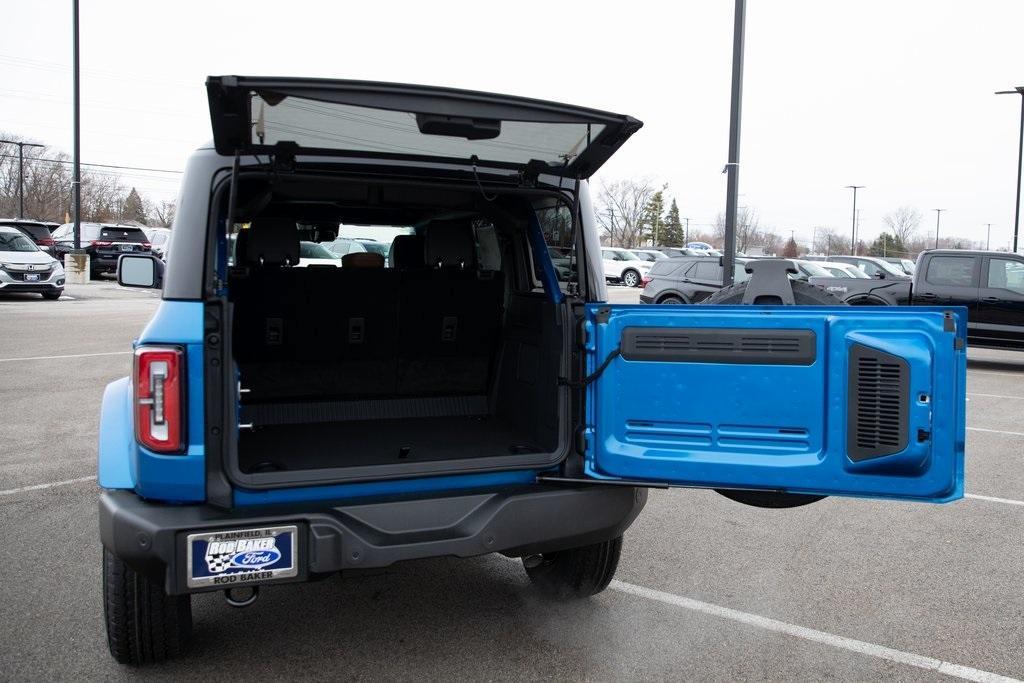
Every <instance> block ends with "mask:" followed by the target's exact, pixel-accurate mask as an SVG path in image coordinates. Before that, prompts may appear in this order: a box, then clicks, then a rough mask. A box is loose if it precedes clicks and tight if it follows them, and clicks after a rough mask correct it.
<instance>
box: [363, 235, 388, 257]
mask: <svg viewBox="0 0 1024 683" xmlns="http://www.w3.org/2000/svg"><path fill="white" fill-rule="evenodd" d="M356 241H357V242H359V243H360V244H362V245H363V248H364V249H366V251H369V252H373V253H374V254H380V255H381V256H383V257H384V260H385V261H387V258H388V252H389V251H391V243H390V242H380V241H378V240H374V239H369V238H367V237H357V238H356Z"/></svg>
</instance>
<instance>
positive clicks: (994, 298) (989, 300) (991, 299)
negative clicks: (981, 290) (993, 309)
mask: <svg viewBox="0 0 1024 683" xmlns="http://www.w3.org/2000/svg"><path fill="white" fill-rule="evenodd" d="M981 300H982V301H984V302H985V303H987V304H997V303H999V302H1000V301H1002V299H1000V298H999V297H998V296H983V297H981Z"/></svg>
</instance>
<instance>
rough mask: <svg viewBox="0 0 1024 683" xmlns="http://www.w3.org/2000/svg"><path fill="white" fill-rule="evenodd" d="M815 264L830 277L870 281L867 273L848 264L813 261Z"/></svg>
mask: <svg viewBox="0 0 1024 683" xmlns="http://www.w3.org/2000/svg"><path fill="white" fill-rule="evenodd" d="M815 263H817V265H819V266H821V267H822V268H824V269H825V270H827V271H828V273H829V275H831V276H832V277H852V278H856V279H860V280H869V279H871V278H870V277H869V276H868V274H867V273H865V272H864V271H863V270H861V269H860V268H858V267H857V266H855V265H852V264H850V263H840V262H838V261H815Z"/></svg>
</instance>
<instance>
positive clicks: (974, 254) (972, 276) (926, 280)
mask: <svg viewBox="0 0 1024 683" xmlns="http://www.w3.org/2000/svg"><path fill="white" fill-rule="evenodd" d="M890 265H891V264H890ZM893 267H895V266H893ZM811 283H812V284H815V285H818V286H819V287H822V288H824V289H826V290H827V291H829V292H831V293H832V294H835V295H836V296H838V297H840V298H842V299H843V300H844V301H846V302H847V303H850V304H855V305H862V306H886V305H887V306H901V305H913V306H963V307H965V308H966V309H967V311H968V314H967V340H968V342H969V343H970V344H971V345H972V346H984V347H991V348H1008V349H1018V350H1024V256H1020V255H1017V254H1008V253H1006V252H999V251H968V250H962V249H935V250H929V251H923V252H921V254H920V255H919V256H918V258H917V263H916V268H915V273H914V278H913V280H907V279H902V278H901V279H881V280H879V279H873V278H872V279H867V280H864V279H854V278H829V279H825V278H811Z"/></svg>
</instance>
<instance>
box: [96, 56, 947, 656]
mask: <svg viewBox="0 0 1024 683" xmlns="http://www.w3.org/2000/svg"><path fill="white" fill-rule="evenodd" d="M207 89H208V95H209V103H210V114H211V120H212V126H213V141H212V143H211V144H210V145H209V146H207V147H204V148H201V149H199V150H197V151H196V152H195V153H194V154H193V155H192V157H191V159H190V160H189V162H188V165H187V168H186V171H185V175H184V178H183V181H182V186H181V193H180V198H179V203H178V214H177V217H176V219H175V222H174V228H173V233H172V235H173V236H172V243H173V244H172V249H171V253H172V256H171V257H170V258H169V260H168V262H167V264H166V270H164V268H163V264H162V263H161V262H160V261H158V260H157V259H155V258H153V257H152V256H150V255H146V254H125V255H123V256H121V258H120V262H119V266H118V279H119V282H121V283H122V284H123V285H127V286H136V287H161V288H162V290H163V291H162V301H161V303H160V305H159V308H158V309H157V311H156V313H155V314H154V316H153V318H152V320H151V321H150V322H149V324H148V325H147V326H146V328H145V329H144V330H143V331H142V333H141V334H140V335H139V337H138V339H137V340H136V342H135V344H134V366H133V372H132V376H131V377H125V378H123V379H120V380H118V381H116V382H113V383H111V384H110V385H109V386H108V387H107V388H106V392H105V394H104V396H103V404H102V411H101V418H100V420H101V425H100V441H99V483H100V486H101V487H102V489H103V490H102V493H101V495H100V538H101V540H102V543H103V548H104V550H103V590H104V605H105V615H106V626H107V634H108V642H109V646H110V651H111V653H112V654H113V656H114V657H115V658H116V659H117V660H118V661H120V662H125V663H130V664H145V663H151V662H156V661H161V660H164V659H166V658H169V657H172V656H174V655H176V654H178V653H179V652H181V651H182V650H183V648H184V647H185V646H186V644H187V640H188V637H189V634H190V630H191V609H190V596H191V594H192V593H197V592H205V591H224V592H225V596H226V598H227V600H228V602H229V603H231V604H233V605H236V606H241V605H246V604H248V603H250V602H252V601H253V600H255V598H256V596H257V595H258V590H259V589H260V588H263V587H266V586H269V585H272V584H279V583H289V582H298V581H310V580H314V579H318V578H323V577H326V576H330V575H333V574H338V573H341V574H342V575H344V574H345V572H346V571H350V570H356V569H363V568H379V567H386V566H388V565H391V564H393V563H395V562H399V561H402V560H411V559H417V558H427V557H438V556H458V557H469V556H475V555H481V554H485V553H495V552H496V553H502V554H504V555H506V556H508V557H513V558H521V561H522V563H523V566H524V569H525V572H526V574H527V575H528V576H529V578H530V580H531V581H532V583H533V584H535V585H536V586H537V588H538V589H540V590H542V591H544V592H546V593H548V594H550V595H554V596H559V597H585V596H589V595H593V594H595V593H598V592H600V591H601V590H603V589H604V588H605V587H606V586H607V585H608V583H609V581H610V580H611V578H612V576H613V574H614V572H615V569H616V566H617V564H618V560H619V555H620V551H621V548H622V538H623V533H624V532H625V531H626V529H627V528H628V527H629V526H630V524H631V523H632V522H633V520H634V519H636V517H637V515H638V514H639V513H640V511H641V509H642V508H643V506H644V504H645V502H646V500H647V489H648V488H651V487H657V488H664V487H670V486H673V487H674V486H678V487H695V488H711V489H715V490H719V491H720V492H722V493H723V494H724V495H727V496H729V497H730V498H732V499H734V500H737V501H739V502H740V503H745V504H749V505H757V506H761V507H791V506H795V505H801V504H805V503H809V502H813V501H815V500H818V499H820V498H821V497H823V496H827V495H840V496H860V497H876V498H889V499H899V500H911V501H921V502H931V503H942V502H948V501H953V500H956V499H958V498H960V497H961V496H962V494H963V466H964V464H963V463H964V434H965V431H964V406H965V393H964V391H965V379H966V352H965V349H964V346H965V343H964V332H965V330H966V325H965V322H966V320H965V312H964V311H963V310H962V309H957V308H951V307H947V308H924V307H915V308H898V307H897V308H861V307H848V306H845V305H842V304H841V302H838V301H834V302H832V299H831V298H830V297H828V295H827V294H825V293H823V292H821V290H816V291H818V292H821V295H822V296H824V297H825V298H821V297H818V298H817V299H815V298H814V297H813V296H812V297H811V299H810V302H811V303H818V304H821V303H829V302H832V305H817V306H785V305H756V306H743V305H706V306H704V305H702V306H640V305H619V304H609V303H607V296H606V290H605V279H604V271H603V268H602V263H601V251H600V242H599V234H598V233H599V230H598V227H597V225H596V223H595V219H594V209H593V205H592V200H591V197H590V194H589V193H588V183H587V180H588V178H589V177H590V176H591V175H592V174H593V173H594V172H595V171H597V170H598V169H599V168H600V167H601V165H602V164H603V163H604V162H605V161H606V160H607V159H608V158H609V157H610V156H611V155H612V154H613V153H614V152H615V151H616V149H618V147H619V146H620V145H622V144H623V143H624V142H625V141H626V140H627V139H628V138H629V137H630V136H631V135H632V134H633V133H635V132H636V131H637V130H639V129H640V127H641V125H642V124H641V122H640V121H638V120H636V119H634V118H631V117H629V116H622V115H618V114H611V113H607V112H603V111H597V110H593V109H587V108H582V107H576V106H569V105H564V104H557V103H553V102H544V101H539V100H532V99H526V98H521V97H509V96H503V95H494V94H488V93H482V92H471V91H464V90H453V89H446V88H433V87H424V86H413V85H396V84H387V83H372V82H361V81H333V80H317V79H291V78H247V77H236V76H223V77H212V78H210V79H209V80H208V81H207ZM352 226H360V227H361V229H366V230H376V231H377V233H376V234H378V235H397V236H395V237H394V239H393V242H392V244H391V247H390V250H389V251H388V253H387V254H386V255H382V254H380V253H375V252H370V251H366V252H357V253H347V254H346V255H345V256H344V257H342V258H340V260H339V261H337V262H336V263H331V262H330V260H329V259H328V261H327V263H324V262H323V260H322V259H313V260H312V261H310V260H307V259H305V258H304V257H303V256H302V253H303V251H305V250H307V247H308V244H309V243H314V244H313V247H315V248H316V249H319V251H315V253H316V254H318V255H321V256H322V255H323V253H324V251H325V250H323V249H320V247H319V246H318V245H317V244H316V243H320V244H321V245H323V244H328V243H331V242H332V241H333V240H335V239H337V238H338V237H339V236H340V233H343V232H347V233H349V236H351V229H352ZM556 261H557V263H556ZM757 280H758V276H757V275H756V274H755V276H754V277H753V278H752V279H751V280H750V281H748V282H747V283H744V284H743V285H739V287H740V290H735V289H734V290H731V292H729V291H727V294H730V295H731V296H733V299H732V300H730V301H735V302H736V303H740V301H739V300H738V299H736V296H737V291H739V292H742V291H743V288H747V287H752V286H754V283H755V282H757ZM796 285H801V286H802V287H809V285H805V284H803V283H795V284H794V285H793V286H794V287H796ZM794 291H795V290H794ZM801 291H803V290H801ZM804 295H806V292H804ZM746 298H749V297H740V299H746ZM792 298H793V297H789V298H788V300H787V297H786V296H782V297H779V298H778V299H772V298H771V297H769V298H768V299H765V298H764V297H762V298H761V299H759V300H757V301H753V303H763V302H764V301H766V300H767V301H776V302H777V303H782V302H785V303H792V301H791V300H792ZM797 298H799V297H797ZM747 303H750V302H747ZM795 303H801V301H796V302H795ZM697 397H699V399H697ZM766 514H769V513H766Z"/></svg>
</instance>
